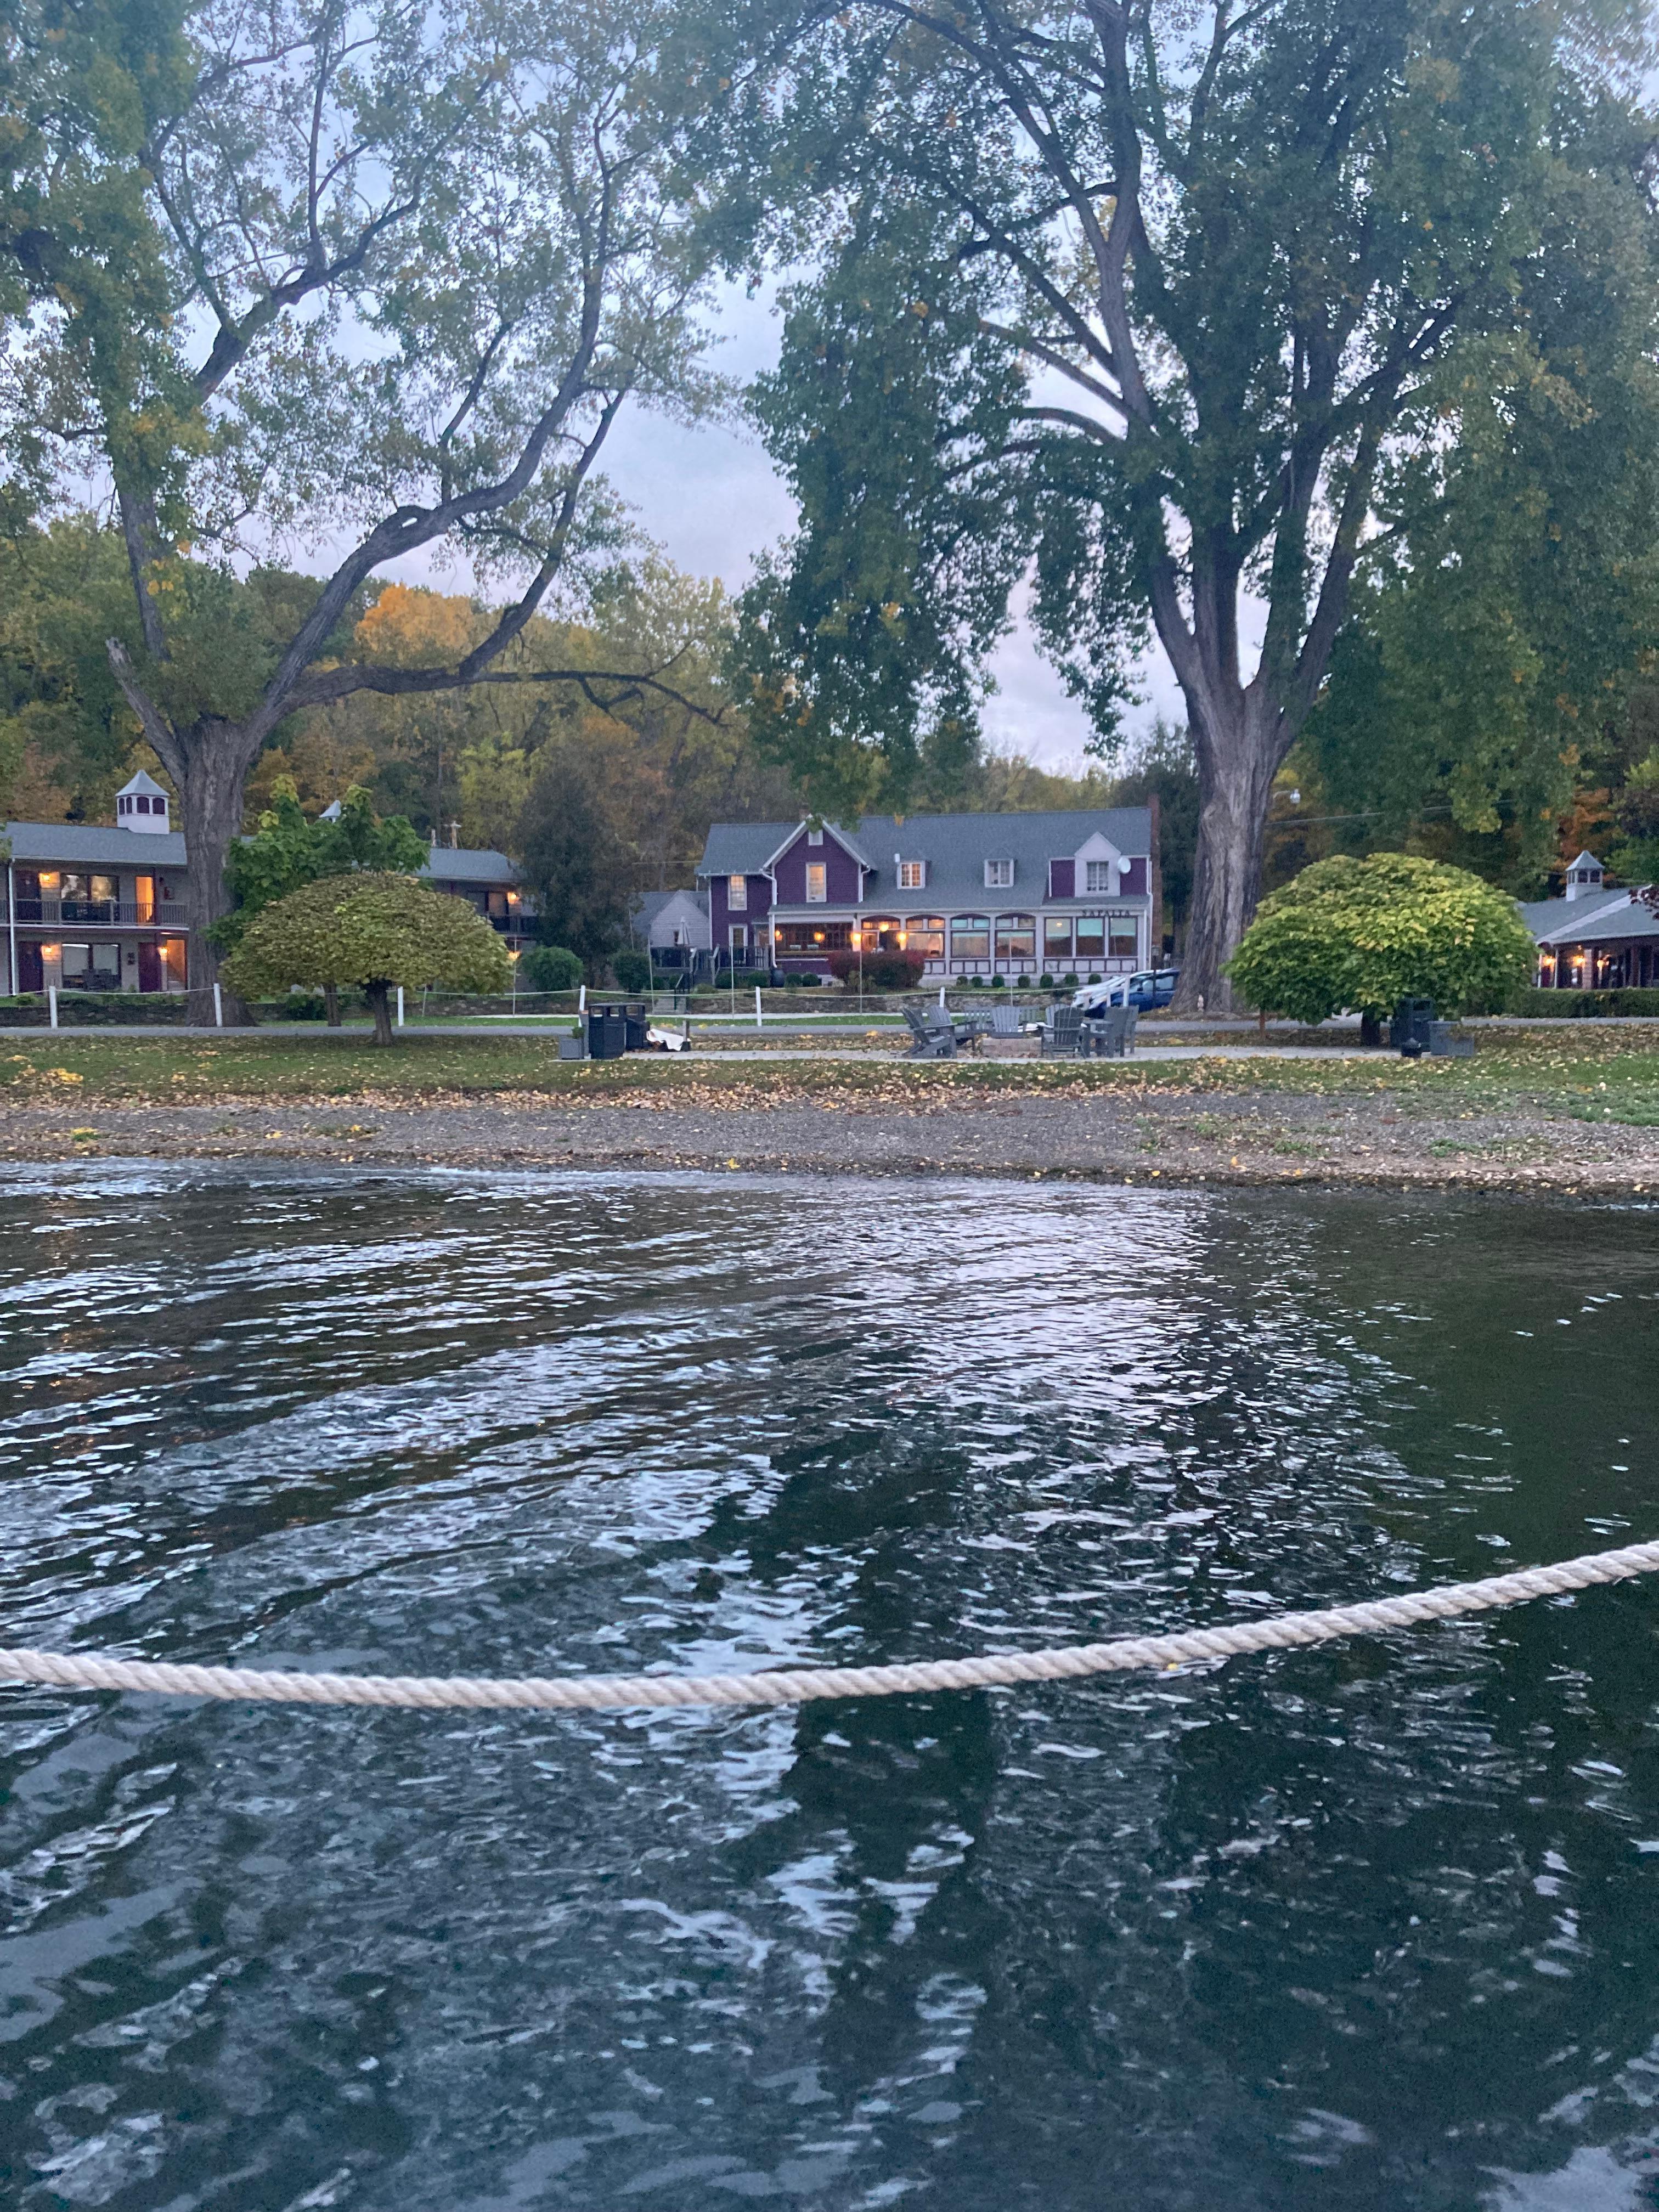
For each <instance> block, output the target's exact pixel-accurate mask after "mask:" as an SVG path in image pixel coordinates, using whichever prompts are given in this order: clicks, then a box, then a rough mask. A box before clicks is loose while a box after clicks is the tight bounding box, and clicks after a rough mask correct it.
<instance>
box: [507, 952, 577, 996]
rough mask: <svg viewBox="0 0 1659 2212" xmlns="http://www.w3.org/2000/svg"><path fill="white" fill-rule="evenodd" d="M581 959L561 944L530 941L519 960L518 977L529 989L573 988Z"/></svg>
mask: <svg viewBox="0 0 1659 2212" xmlns="http://www.w3.org/2000/svg"><path fill="white" fill-rule="evenodd" d="M581 980H582V963H581V962H580V959H579V958H578V957H577V956H576V954H575V953H574V952H572V951H570V949H569V947H568V945H532V946H531V947H530V949H529V951H527V952H526V954H525V956H524V957H523V959H522V960H520V963H519V981H520V985H521V986H522V985H528V987H530V989H531V990H532V991H574V989H575V987H576V986H577V984H578V983H580V981H581Z"/></svg>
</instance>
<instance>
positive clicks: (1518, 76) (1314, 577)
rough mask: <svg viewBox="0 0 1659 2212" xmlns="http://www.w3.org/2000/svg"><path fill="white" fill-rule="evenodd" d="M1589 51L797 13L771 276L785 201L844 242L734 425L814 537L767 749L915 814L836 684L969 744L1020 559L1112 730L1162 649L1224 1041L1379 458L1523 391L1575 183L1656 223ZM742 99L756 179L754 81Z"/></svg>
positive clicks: (1187, 982) (972, 10)
mask: <svg viewBox="0 0 1659 2212" xmlns="http://www.w3.org/2000/svg"><path fill="white" fill-rule="evenodd" d="M738 20H739V21H743V20H744V16H743V15H742V10H741V8H740V9H739V15H738ZM1612 20H1613V19H1612V18H1610V17H1607V16H1606V15H1604V14H1603V12H1602V11H1600V10H1599V9H1597V8H1596V6H1595V5H1594V4H1593V0H1583V4H1578V0H1564V4H1562V5H1560V6H1559V7H1556V8H1553V9H1522V8H1516V7H1515V6H1514V5H1513V4H1512V0H1470V4H1469V5H1468V6H1464V7H1459V8H1456V9H1447V8H1443V7H1441V6H1439V5H1437V4H1436V0H1257V4H1252V5H1246V4H1240V0H1202V4H1199V5H1196V6H1194V7H1193V8H1190V9H1175V8H1174V7H1169V8H1166V9H1158V8H1155V7H1152V6H1151V5H1131V4H1129V0H1087V4H1086V5H1085V6H1084V7H1082V8H1079V9H1070V8H1060V7H1057V6H1052V5H1045V4H1042V0H1032V4H1027V5H1024V6H1022V7H1020V8H1019V9H1009V8H1007V7H1006V6H1005V5H1003V4H1002V0H964V4H962V5H956V4H951V5H945V4H935V0H859V4H856V5H854V7H852V8H850V9H845V10H841V11H838V12H837V13H836V14H835V15H833V16H831V15H825V14H823V13H820V12H817V11H813V12H811V14H807V15H803V16H802V17H800V18H799V32H798V36H797V38H796V40H795V44H794V47H793V52H792V55H791V58H790V61H789V64H788V69H789V72H790V74H789V77H788V94H789V112H790V114H791V117H792V120H793V131H792V135H791V138H790V142H789V146H788V152H787V160H782V161H781V160H779V159H778V157H777V155H776V149H772V159H773V173H784V174H789V175H793V177H794V178H795V179H798V180H799V185H800V188H801V198H800V201H799V208H800V210H801V222H800V226H799V228H797V229H796V230H793V231H791V232H789V233H787V244H788V245H789V246H792V247H793V246H798V245H799V240H800V237H801V235H802V233H803V232H804V230H805V209H806V206H807V204H808V202H809V199H810V200H811V204H813V205H814V206H815V208H816V209H817V213H816V215H815V216H814V222H815V224H816V230H817V236H818V237H820V238H822V237H824V236H826V235H827V236H828V237H829V240H830V244H829V249H828V251H827V252H825V253H824V255H823V266H822V269H821V270H820V271H819V273H817V274H815V275H814V276H812V277H811V278H810V279H809V280H808V282H807V283H805V285H803V286H801V287H799V288H798V289H797V290H796V292H795V293H794V295H793V297H792V300H791V302H790V314H789V319H788V320H787V324H786V333H785V348H784V355H783V360H782V362H781V367H780V368H779V370H778V372H777V374H776V376H775V378H774V379H772V380H769V381H766V382H763V385H762V387H761V389H760V391H759V393H758V395H757V410H758V411H759V414H760V416H761V420H762V422H763V428H764V430H765V435H766V436H767V441H768V443H769V447H770V449H771V450H772V452H773V453H774V454H775V457H776V458H777V459H778V461H779V463H780V465H781V467H782V468H783V469H784V471H785V472H786V474H787V476H788V477H789V479H790V481H791V483H792V485H793V488H794V489H796V491H797V493H798V495H799V498H800V500H801V503H802V507H803V527H802V530H801V532H800V534H799V538H797V539H796V540H795V541H794V542H793V544H792V545H791V546H790V547H789V548H788V549H787V556H786V561H785V562H784V564H783V566H782V567H781V568H775V571H773V572H769V573H767V574H763V575H762V577H761V578H760V579H759V580H758V581H757V586H756V590H755V592H754V593H753V594H752V595H751V600H750V606H751V608H752V614H751V617H750V621H749V623H748V625H747V629H746V632H745V636H746V641H747V642H748V643H749V647H750V653H751V655H752V657H753V659H754V665H755V670H756V682H757V699H758V702H759V705H760V708H761V710H762V711H763V713H764V714H766V715H767V716H768V717H769V729H770V731H771V732H772V738H773V741H774V742H775V743H776V744H779V745H780V746H782V745H784V744H787V745H788V746H789V747H790V748H791V749H792V757H795V758H797V759H798V760H799V759H802V758H804V757H811V758H815V759H817V761H819V762H820V763H823V771H824V773H825V774H826V775H842V773H843V763H844V764H845V767H844V773H845V776H846V780H847V781H848V786H849V788H852V789H854V792H855V793H856V789H857V786H858V783H859V781H860V774H861V773H867V770H866V769H865V768H864V764H863V763H862V760H861V754H862V752H863V751H864V750H866V749H869V748H873V749H874V750H876V751H877V752H878V753H881V754H883V755H884V757H890V761H891V763H892V766H893V767H894V768H895V769H896V770H897V771H898V772H899V773H898V774H897V775H896V776H895V778H894V779H893V781H894V783H895V786H896V784H897V783H898V782H902V772H903V771H904V769H905V768H906V764H907V762H908V757H909V756H910V755H911V753H912V752H913V751H914V749H915V738H914V730H915V717H914V715H912V716H910V717H909V718H908V719H907V717H906V715H905V714H903V713H902V712H901V713H900V714H898V715H897V717H896V725H897V734H896V738H894V739H893V740H891V741H890V743H889V741H887V740H886V739H885V738H884V734H883V732H881V731H880V730H879V729H875V730H869V729H866V728H865V727H864V726H860V724H859V722H858V720H857V716H856V712H855V711H854V709H850V708H848V707H846V705H845V704H844V700H845V697H846V696H847V693H848V690H849V688H850V687H852V686H853V685H854V682H855V679H856V678H857V677H858V675H859V673H860V671H866V670H868V671H874V672H875V673H876V674H877V675H878V676H882V677H883V682H884V688H885V690H887V692H889V693H890V694H899V695H902V690H903V684H902V682H899V681H897V680H896V679H893V678H887V677H885V675H884V671H885V670H886V668H887V665H888V663H889V661H890V660H895V661H897V662H899V663H900V664H901V665H902V668H912V667H913V668H915V669H917V670H919V671H921V673H920V675H919V677H918V678H915V683H914V685H913V690H914V692H915V696H917V697H918V698H922V697H924V696H927V695H930V694H931V695H936V696H938V697H939V699H940V700H941V701H943V702H947V704H949V706H950V707H951V710H952V711H959V710H960V702H962V701H963V698H964V696H966V691H967V688H968V678H969V674H970V672H971V670H972V668H973V667H974V665H975V664H976V661H977V659H978V657H979V656H980V655H981V654H982V651H983V647H984V641H985V638H986V635H987V621H988V617H987V600H990V599H995V598H996V595H997V594H999V593H1000V594H1001V595H1002V600H1003V603H1004V604H1006V594H1007V592H1009V591H1011V590H1012V589H1013V588H1014V587H1015V586H1017V585H1018V583H1019V582H1020V580H1021V579H1022V578H1023V577H1024V575H1025V574H1026V573H1027V569H1028V565H1029V563H1030V562H1032V561H1034V562H1035V564H1036V602H1035V613H1036V621H1037V624H1038V628H1039V631H1040V634H1041V635H1042V638H1043V639H1044V641H1045V642H1046V644H1047V647H1048V650H1049V651H1050V652H1051V653H1053V654H1054V656H1055V658H1056V659H1058V660H1059V662H1060V665H1061V666H1062V667H1063V668H1064V669H1065V670H1066V673H1067V676H1068V679H1069V680H1070V681H1071V683H1072V684H1073V688H1074V689H1075V690H1077V691H1078V692H1079V694H1080V695H1081V696H1085V698H1086V699H1087V701H1088V702H1089V704H1090V707H1091V712H1092V713H1093V714H1094V715H1095V718H1096V721H1097V728H1098V729H1100V730H1101V731H1102V732H1103V733H1107V734H1109V733H1110V732H1112V731H1113V730H1114V728H1115V720H1116V717H1117V715H1118V714H1119V712H1120V710H1121V707H1122V705H1123V703H1124V702H1125V700H1126V698H1127V696H1129V694H1130V693H1131V691H1132V690H1133V681H1134V669H1135V663H1136V660H1137V659H1138V656H1139V653H1140V652H1141V650H1142V648H1143V647H1144V645H1145V644H1146V641H1147V639H1148V636H1149V635H1151V634H1154V633H1155V635H1156V636H1157V638H1158V641H1160V642H1161V644H1162V646H1163V647H1164V651H1165V653H1167V655H1168V657H1169V659H1170V663H1171V665H1172V666H1173V668H1174V671H1175V674H1176V678H1177V680H1178V682H1179V684H1180V685H1181V688H1182V694H1183V696H1184V698H1185V701H1186V706H1187V720H1188V728H1189V730H1190V732H1191V738H1192V744H1193V748H1194V756H1195V759H1196V763H1197V769H1198V777H1199V787H1200V802H1201V811H1200V832H1199V842H1198V852H1197V860H1196V866H1195V870H1194V885H1193V895H1192V912H1191V918H1190V922H1189V927H1188V944H1187V952H1186V962H1185V967H1184V970H1183V975H1182V998H1183V1000H1184V1001H1186V1002H1188V1003H1190V1002H1191V1001H1192V1000H1194V998H1196V997H1198V996H1200V995H1203V996H1205V997H1206V998H1207V999H1208V1000H1210V1002H1211V1003H1212V1004H1213V1003H1214V1002H1215V1000H1216V999H1217V998H1218V995H1220V994H1221V993H1222V992H1223V991H1224V990H1225V981H1224V978H1223V975H1222V970H1223V968H1224V966H1225V962H1226V960H1227V957H1228V956H1229V954H1230V953H1231V951H1232V950H1233V948H1234V946H1235V945H1237V942H1238V939H1239V937H1240V935H1241V933H1242V932H1243V928H1244V926H1245V924H1246V922H1247V921H1248V920H1249V915H1250V914H1251V912H1252V910H1253V908H1254V906H1255V899H1256V896H1257V888H1258V883H1259V871H1260V866H1261V829H1262V824H1263V823H1264V821H1265V819H1266V817H1267V811H1268V805H1269V797H1270V793H1271V790H1272V786H1273V776H1274V774H1275V771H1276V770H1277V769H1278V768H1279V764H1280V763H1281V762H1282V761H1283V760H1284V759H1285V755H1286V753H1287V752H1288V750H1289V749H1290V747H1291V744H1293V743H1294V742H1295V739H1296V738H1297V732H1298V731H1299V730H1300V729H1301V728H1302V726H1303V725H1304V722H1305V720H1306V719H1307V717H1308V714H1309V713H1310V709H1311V708H1312V707H1313V705H1314V703H1315V701H1316V697H1317V696H1318V694H1319V690H1320V687H1321V685H1322V683H1323V681H1324V679H1325V675H1326V671H1327V667H1328V662H1329V658H1330V654H1331V651H1332V647H1333V645H1334V641H1335V639H1336V638H1337V635H1338V634H1339V632H1340V629H1341V627H1342V624H1343V621H1344V618H1345V616H1346V611H1347V609H1348V605H1349V600H1350V595H1351V592H1352V586H1353V583H1354V579H1355V577H1356V574H1358V570H1359V568H1360V564H1361V562H1362V559H1364V557H1365V547H1366V542H1367V538H1368V533H1369V532H1370V531H1371V529H1372V527H1373V520H1372V518H1373V508H1374V504H1375V500H1376V489H1377V485H1378V481H1379V472H1380V471H1381V470H1382V469H1383V466H1384V465H1385V461H1387V460H1388V459H1389V458H1390V457H1392V456H1393V455H1395V453H1398V452H1399V451H1400V450H1401V447H1407V448H1409V447H1421V446H1423V445H1424V444H1425V443H1430V442H1432V441H1433V440H1434V439H1435V438H1436V436H1437V435H1438V428H1437V423H1436V422H1435V420H1434V417H1433V411H1432V409H1433V398H1434V395H1435V393H1436V392H1437V390H1438V389H1439V385H1438V380H1439V379H1440V377H1441V376H1442V374H1443V370H1444V368H1445V366H1446V364H1447V362H1449V359H1450V357H1451V356H1452V354H1453V352H1454V350H1455V349H1456V348H1457V347H1459V346H1460V345H1462V344H1466V343H1473V342H1475V341H1480V342H1482V343H1486V344H1488V345H1490V346H1492V347H1494V348H1495V347H1497V346H1498V345H1500V344H1503V345H1507V346H1508V347H1509V348H1510V350H1511V353H1512V355H1513V356H1514V357H1515V358H1516V359H1517V360H1520V361H1522V362H1524V361H1525V360H1526V359H1527V358H1528V344H1529V341H1528V325H1527V318H1526V313H1525V309H1524V303H1523V301H1522V298H1521V295H1522V291H1523V289H1524V282H1523V280H1524V279H1525V278H1526V277H1527V276H1528V274H1529V273H1530V272H1532V271H1534V270H1535V268H1536V266H1537V264H1539V263H1540V262H1541V261H1544V262H1548V261H1549V260H1550V259H1551V258H1552V257H1553V256H1554V255H1556V254H1557V252H1558V251H1563V252H1565V251H1570V250H1576V248H1566V247H1561V246H1559V240H1558V238H1557V236H1556V234H1555V233H1554V232H1553V230H1552V228H1551V227H1550V223H1549V220H1548V218H1549V211H1550V210H1551V209H1552V208H1553V206H1555V205H1556V204H1559V203H1560V202H1561V201H1563V200H1564V199H1565V198H1571V197H1572V196H1573V194H1574V193H1575V192H1576V191H1577V189H1578V187H1579V185H1580V184H1581V183H1582V182H1583V180H1585V179H1590V180H1592V181H1593V182H1594V184H1595V186H1596V188H1597V190H1598V191H1601V192H1603V193H1604V194H1605V195H1606V197H1607V199H1608V200H1609V201H1610V202H1613V203H1616V204H1617V205H1618V206H1619V207H1620V209H1621V210H1625V211H1626V212H1627V213H1628V215H1629V216H1630V219H1631V220H1632V221H1633V222H1647V221H1648V220H1649V212H1648V208H1647V190H1648V182H1649V179H1648V167H1649V163H1650V155H1648V153H1647V151H1646V150H1645V149H1646V148H1647V146H1648V145H1649V144H1650V142H1651V137H1652V133H1651V128H1650V125H1648V123H1647V122H1646V119H1645V118H1644V117H1643V116H1642V115H1641V114H1640V113H1639V112H1638V110H1637V108H1636V106H1635V105H1634V103H1633V102H1632V100H1630V99H1628V98H1627V97H1626V94H1625V91H1624V87H1625V86H1626V84H1627V83H1629V82H1634V81H1639V68H1640V65H1641V63H1642V60H1643V57H1644V55H1645V52H1646V47H1645V46H1644V45H1641V44H1640V43H1639V41H1640V40H1642V39H1644V38H1645V34H1646V33H1645V27H1642V28H1641V29H1640V31H1639V32H1638V33H1633V34H1632V36H1633V38H1634V39H1635V40H1637V41H1638V43H1636V44H1632V46H1629V47H1627V48H1626V49H1623V50H1620V51H1616V52H1615V51H1611V50H1610V45H1609V39H1608V36H1607V32H1606V28H1605V26H1606V24H1607V22H1608V21H1612ZM742 83H743V97H744V100H745V102H746V103H747V111H746V112H749V113H750V115H751V117H752V118H753V121H754V129H755V135H756V141H757V149H758V148H759V147H760V146H761V145H762V144H763V143H765V137H766V131H767V130H768V128H769V125H770V127H773V128H775V125H773V124H772V122H771V118H773V117H774V116H775V112H777V107H778V106H779V105H780V104H781V103H780V101H779V96H778V92H777V87H776V82H775V80H766V79H757V80H756V81H755V82H753V85H752V88H751V86H750V83H749V82H748V81H747V80H744V81H742ZM826 197H828V198H829V203H830V206H831V209H832V210H833V219H831V220H826V219H825V216H824V214H823V202H824V200H825V198H826ZM1584 242H1586V240H1585V237H1583V236H1581V237H1580V239H1579V240H1577V244H1583V243H1584ZM1547 281H1549V280H1547ZM1011 382H1012V384H1013V386H1015V387H1016V388H1015V389H1013V390H1012V392H1011V391H1010V385H1011ZM895 441H897V442H898V444H899V445H900V447H901V448H902V459H903V461H904V463H906V464H907V466H900V465H899V464H898V460H897V459H896V456H895V454H894V453H893V451H892V446H893V444H894V442H895ZM970 516H971V517H977V518H979V519H980V520H981V523H982V526H983V530H984V533H985V534H984V536H983V537H982V538H981V539H980V540H979V541H978V542H977V543H976V544H974V545H973V547H972V548H971V550H970V549H968V548H967V547H966V546H965V545H964V542H963V538H964V532H965V531H966V530H967V529H968V528H969V518H970ZM878 592H879V593H880V597H879V598H878V596H877V594H878ZM1255 605H1259V608H1260V614H1261V622H1260V630H1261V647H1260V650H1259V653H1257V655H1256V665H1255V668H1254V671H1250V670H1249V669H1248V668H1247V666H1246V665H1245V660H1246V656H1245V653H1244V650H1243V639H1244V636H1245V635H1247V634H1248V633H1249V630H1250V629H1251V628H1252V626H1253V625H1252V610H1253V606H1255ZM901 705H902V697H901ZM792 717H793V725H792V720H791V718H792ZM792 727H793V734H792V733H791V732H792ZM888 795H889V799H890V803H896V788H895V790H893V791H890V793H889V794H888Z"/></svg>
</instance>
